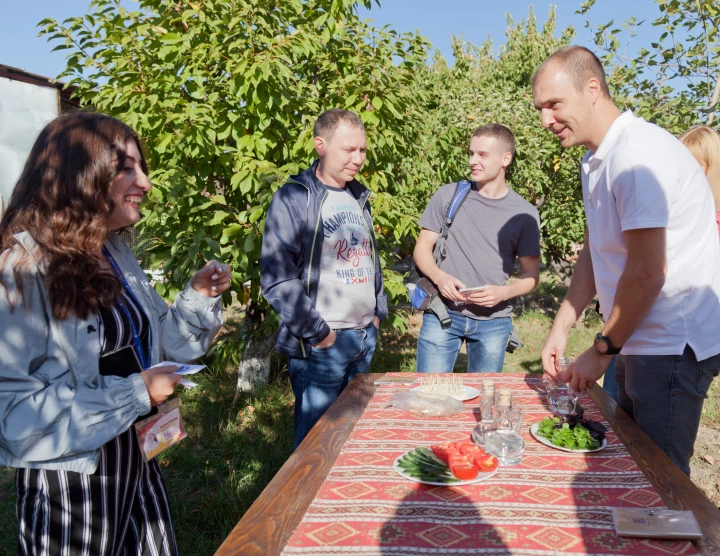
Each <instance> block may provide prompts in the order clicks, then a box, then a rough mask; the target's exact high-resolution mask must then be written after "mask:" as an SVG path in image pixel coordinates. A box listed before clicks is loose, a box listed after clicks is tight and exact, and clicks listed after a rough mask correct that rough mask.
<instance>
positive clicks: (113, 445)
mask: <svg viewBox="0 0 720 556" xmlns="http://www.w3.org/2000/svg"><path fill="white" fill-rule="evenodd" d="M123 302H124V304H125V307H127V309H128V311H129V312H130V315H131V318H132V319H133V322H134V324H135V327H136V329H137V330H138V333H139V334H140V337H141V342H142V344H143V348H144V349H145V350H146V353H147V351H148V349H149V345H148V338H149V334H148V331H149V326H150V325H149V321H148V318H147V316H146V315H145V313H144V311H143V310H142V308H141V307H138V306H137V305H136V304H135V303H134V302H133V301H132V299H131V298H130V297H129V296H128V295H126V294H125V293H124V292H123ZM98 323H99V325H100V326H99V332H100V340H101V355H102V354H105V353H108V352H110V351H114V350H116V349H119V348H121V347H124V346H128V345H133V336H132V329H131V327H130V324H129V322H128V321H127V317H126V315H125V312H124V311H122V309H120V308H119V307H115V306H113V307H110V308H102V309H101V311H100V314H99V315H98ZM15 480H16V489H17V515H18V521H19V523H20V536H19V546H18V552H19V554H21V555H24V556H25V555H27V556H130V555H137V556H175V555H177V554H178V550H177V546H176V544H175V532H174V530H173V526H172V519H171V516H170V507H169V505H168V501H167V495H166V492H165V483H164V482H163V478H162V475H161V473H160V466H159V465H158V463H157V461H156V460H155V459H153V460H151V461H149V462H145V461H144V460H143V457H142V454H141V453H140V448H139V446H138V442H137V436H136V434H135V428H134V427H130V429H129V430H127V431H125V432H124V433H122V434H120V435H118V436H117V437H115V438H114V439H113V440H111V441H110V442H108V443H107V444H105V445H104V446H103V447H102V448H101V449H100V458H99V461H98V468H97V470H96V471H95V473H93V474H92V475H88V474H83V473H75V472H72V471H52V470H46V469H17V471H16V474H15Z"/></svg>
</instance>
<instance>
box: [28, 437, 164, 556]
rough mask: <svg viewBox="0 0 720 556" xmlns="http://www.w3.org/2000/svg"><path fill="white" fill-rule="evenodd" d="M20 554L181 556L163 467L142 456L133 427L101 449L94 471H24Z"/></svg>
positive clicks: (35, 555) (52, 555)
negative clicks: (161, 471)
mask: <svg viewBox="0 0 720 556" xmlns="http://www.w3.org/2000/svg"><path fill="white" fill-rule="evenodd" d="M15 477H16V487H17V515H18V520H19V523H20V536H19V549H18V550H19V553H20V554H22V555H31V556H45V555H47V556H55V555H58V556H76V555H77V556H95V555H99V556H115V555H126V554H127V555H130V554H133V555H142V556H145V555H148V556H176V555H177V554H178V550H177V546H176V544H175V532H174V531H173V526H172V520H171V517H170V508H169V506H168V501H167V495H166V492H165V483H164V482H163V479H162V475H161V473H160V466H159V465H158V463H157V461H156V460H155V459H153V460H150V461H149V462H147V463H146V462H144V461H143V459H142V455H141V454H140V449H139V447H138V445H137V440H136V435H135V429H134V427H131V428H130V429H129V430H128V431H126V432H124V433H123V434H120V435H119V436H117V437H116V438H115V439H114V440H111V441H110V442H108V443H107V444H105V446H103V447H102V448H101V449H100V459H99V462H98V468H97V470H96V471H95V473H93V474H92V475H87V474H83V473H75V472H73V471H51V470H46V469H18V470H17V472H16V475H15Z"/></svg>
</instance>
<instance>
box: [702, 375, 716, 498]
mask: <svg viewBox="0 0 720 556" xmlns="http://www.w3.org/2000/svg"><path fill="white" fill-rule="evenodd" d="M701 422H702V423H703V424H704V425H706V426H708V427H713V428H716V429H718V430H720V378H716V379H715V380H713V383H712V385H710V390H709V391H708V399H707V400H705V405H704V406H703V411H702V417H701ZM718 434H720V433H718ZM718 488H720V482H718Z"/></svg>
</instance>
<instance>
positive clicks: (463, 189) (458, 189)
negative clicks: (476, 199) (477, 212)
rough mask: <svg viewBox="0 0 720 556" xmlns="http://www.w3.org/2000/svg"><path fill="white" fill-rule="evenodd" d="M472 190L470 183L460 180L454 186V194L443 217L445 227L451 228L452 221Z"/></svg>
mask: <svg viewBox="0 0 720 556" xmlns="http://www.w3.org/2000/svg"><path fill="white" fill-rule="evenodd" d="M471 189H472V182H470V181H468V180H461V181H459V182H457V185H456V186H455V194H454V195H453V198H452V201H450V204H449V205H448V209H447V214H446V215H445V227H446V228H449V227H450V226H452V223H453V220H455V216H456V215H457V213H458V211H459V210H460V207H461V206H462V204H463V203H464V202H465V199H467V196H468V194H469V193H470V190H471Z"/></svg>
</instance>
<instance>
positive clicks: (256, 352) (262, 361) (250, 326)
mask: <svg viewBox="0 0 720 556" xmlns="http://www.w3.org/2000/svg"><path fill="white" fill-rule="evenodd" d="M264 316H265V314H264V311H262V310H260V309H259V308H258V306H257V303H254V302H252V301H251V302H250V304H249V305H248V307H247V310H246V312H245V319H244V320H243V323H242V326H241V334H243V336H244V337H245V338H247V343H246V344H245V351H244V353H243V355H242V358H241V359H240V365H239V366H238V381H237V391H236V393H235V399H236V400H237V398H238V397H239V395H240V393H242V392H251V391H253V390H256V389H257V388H262V387H264V386H267V384H268V380H269V378H270V354H271V353H272V350H273V346H274V345H275V338H276V336H277V332H274V333H272V334H268V333H266V332H264V331H262V330H261V328H262V326H261V325H262V320H263V318H264Z"/></svg>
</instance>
